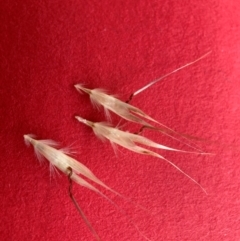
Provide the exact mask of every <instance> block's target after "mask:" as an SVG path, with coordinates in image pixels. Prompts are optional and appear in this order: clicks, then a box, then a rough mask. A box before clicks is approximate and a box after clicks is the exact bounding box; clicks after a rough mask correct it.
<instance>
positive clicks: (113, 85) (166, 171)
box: [0, 0, 240, 241]
mask: <svg viewBox="0 0 240 241" xmlns="http://www.w3.org/2000/svg"><path fill="white" fill-rule="evenodd" d="M0 11H1V13H0V28H1V30H0V33H1V37H0V43H1V45H0V56H1V59H0V61H1V73H0V79H1V89H0V95H1V107H0V108H1V109H0V111H1V113H0V123H1V129H0V133H1V139H0V141H1V143H0V146H1V159H0V170H1V176H0V190H1V201H0V208H1V219H0V239H1V240H20V241H21V240H45V241H46V240H54V241H55V240H65V241H66V240H71V241H75V240H78V241H79V240H94V237H93V236H92V235H91V233H90V231H89V230H88V228H87V227H86V225H85V224H84V223H83V221H82V220H81V218H80V216H79V214H78V213H77V211H76V209H75V208H74V206H73V204H72V203H71V201H70V199H69V196H68V193H67V188H68V181H67V178H66V177H65V176H64V175H60V176H59V175H55V177H54V175H50V174H49V169H48V165H47V164H46V165H40V164H39V162H38V161H37V160H36V157H35V155H34V152H33V149H32V148H27V147H26V146H25V144H24V141H23V134H28V133H33V134H36V135H37V136H38V138H39V139H53V140H56V141H58V142H60V143H61V144H62V146H69V145H71V144H72V146H73V148H74V149H75V150H76V151H77V154H75V157H76V159H78V160H79V161H81V162H82V163H84V164H85V165H87V166H88V167H89V168H90V169H91V170H92V171H93V172H94V173H95V174H96V175H97V176H98V177H99V178H100V179H101V180H103V181H104V182H105V183H106V184H107V185H109V186H111V187H112V188H114V189H115V190H117V191H118V192H120V193H122V194H123V195H125V196H127V197H131V198H132V199H133V200H134V202H135V203H138V204H141V205H143V206H145V207H147V208H148V210H149V212H150V214H148V213H146V212H144V211H142V210H141V209H139V208H137V207H136V206H134V205H132V204H129V203H126V202H125V201H124V200H122V199H120V198H117V197H115V196H114V195H112V194H109V196H110V197H111V198H112V199H113V200H114V201H115V202H116V203H117V204H118V205H119V206H121V207H124V208H125V210H126V212H127V213H128V214H129V215H130V216H131V217H132V219H133V220H134V223H135V224H136V225H138V227H139V229H140V230H141V231H142V232H143V233H144V234H146V235H147V236H148V237H149V238H150V239H151V240H153V241H158V240H189V241H192V240H213V241H215V240H228V241H236V240H240V220H239V217H240V198H239V194H240V193H239V189H240V181H239V172H240V165H239V156H240V154H239V143H240V141H239V135H240V121H239V107H240V102H239V101H240V95H239V90H240V81H239V77H240V68H239V64H240V63H239V59H240V47H239V46H240V45H239V43H240V42H239V41H240V26H239V23H240V14H239V13H240V4H239V3H238V1H236V0H228V1H224V0H210V1H203V2H201V3H200V1H194V0H190V1H189V0H188V1H187V0H183V1H173V0H165V1H157V0H152V1H148V0H142V1H129V0H128V1H119V0H117V1H106V0H103V1H96V0H93V1H72V0H70V1H69V0H62V1H42V0H38V1H29V0H26V1H12V0H9V1H1V4H0ZM210 50H211V51H212V53H211V55H209V56H208V57H207V58H205V59H204V60H202V61H200V62H198V63H197V64H195V65H193V66H191V67H188V68H186V69H184V70H182V71H181V72H179V73H177V74H174V75H172V76H170V77H169V78H167V79H165V80H164V81H162V82H159V83H158V84H156V85H155V86H153V87H151V88H149V89H148V90H147V91H145V92H143V93H141V94H139V96H136V98H134V99H133V102H132V104H134V105H135V106H137V107H140V108H141V109H143V110H144V111H145V112H147V113H148V114H149V115H151V116H152V117H154V118H155V119H157V120H159V121H160V122H162V123H164V124H166V125H167V126H169V127H171V128H174V129H175V130H177V131H179V132H184V133H188V134H192V135H195V136H199V137H203V138H208V139H211V140H216V141H217V143H216V144H214V145H209V144H206V143H202V146H203V148H204V150H206V151H211V152H214V153H216V155H215V156H196V155H191V154H179V153H169V152H161V153H162V154H163V155H164V156H165V157H166V158H168V159H170V160H172V161H173V162H174V163H175V164H177V165H178V166H179V167H181V168H182V169H183V170H184V171H186V172H187V173H188V174H189V175H191V176H192V177H193V178H195V179H196V180H197V181H199V182H200V183H201V184H202V185H203V186H204V187H205V188H206V190H207V192H208V195H205V194H204V193H203V192H202V191H201V190H200V189H199V187H198V186H196V185H195V184H194V183H192V182H191V181H190V180H189V179H188V178H187V177H185V176H184V175H182V174H181V173H179V172H178V171H177V170H175V169H174V168H173V167H171V166H170V165H168V164H166V163H164V162H163V161H160V160H158V159H156V158H151V157H147V156H141V155H137V154H134V153H131V152H130V151H127V150H124V149H122V148H119V150H118V153H117V156H115V155H114V151H113V149H112V147H111V145H110V144H109V143H107V142H106V143H102V142H101V141H100V140H98V139H97V138H96V137H95V136H94V134H93V133H92V131H91V130H90V129H89V128H88V127H86V126H84V125H82V124H80V123H78V122H77V121H76V120H75V119H74V115H76V114H78V115H80V116H82V117H85V118H87V119H90V120H93V121H102V120H104V119H105V117H104V114H103V113H102V111H98V110H96V109H93V107H92V106H91V103H90V101H89V98H88V96H86V95H80V94H79V93H77V92H76V90H75V89H74V88H73V85H74V84H76V83H85V84H86V85H87V86H88V87H89V88H97V87H101V88H105V89H107V90H109V91H110V93H112V94H118V96H119V98H121V99H122V100H126V99H127V98H128V96H129V95H130V94H131V93H132V92H133V91H134V90H137V89H139V88H141V87H142V86H143V85H144V84H146V83H148V82H150V81H151V80H153V79H155V78H157V77H159V76H161V75H163V74H166V73H168V72H169V71H172V70H174V69H176V68H177V67H179V66H181V65H183V64H185V63H187V62H190V61H192V60H194V59H196V58H198V57H200V56H201V55H203V54H204V53H206V52H208V51H210ZM114 121H115V122H114V123H115V124H117V123H118V119H117V118H116V119H114ZM121 123H122V124H123V123H125V122H121ZM123 128H124V129H125V130H128V129H131V130H133V131H134V130H136V129H137V128H138V126H137V125H131V126H130V125H125V126H124V127H123ZM144 135H145V136H148V137H150V138H152V139H154V140H155V141H158V142H160V143H163V144H168V145H171V146H173V147H176V148H182V146H181V145H180V144H178V143H176V142H174V141H172V140H169V139H167V138H165V137H163V136H161V135H160V134H159V133H152V132H147V131H146V132H145V133H144ZM46 163H47V162H46ZM74 193H75V196H76V199H77V200H78V201H79V203H80V205H81V207H82V209H83V210H84V211H85V213H86V215H87V216H88V218H89V220H90V221H91V223H92V224H93V226H94V228H95V229H96V231H97V232H98V234H99V236H100V237H101V238H102V239H103V240H104V241H110V240H118V241H123V240H133V241H136V240H144V239H143V238H142V237H141V236H140V235H139V233H138V232H137V231H136V229H135V228H134V226H133V225H132V224H131V223H130V222H128V221H127V219H128V218H126V217H125V216H124V215H123V214H122V213H120V212H119V211H118V210H117V209H116V208H115V207H113V206H112V205H111V204H110V203H108V202H107V201H105V200H103V198H101V197H99V196H98V195H96V194H95V193H92V192H91V191H88V190H86V189H84V188H82V187H79V186H77V185H74ZM105 193H106V194H107V192H105Z"/></svg>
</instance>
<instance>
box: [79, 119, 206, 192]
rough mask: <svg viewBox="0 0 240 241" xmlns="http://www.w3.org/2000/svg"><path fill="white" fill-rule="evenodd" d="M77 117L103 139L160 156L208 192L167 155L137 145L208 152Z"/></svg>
mask: <svg viewBox="0 0 240 241" xmlns="http://www.w3.org/2000/svg"><path fill="white" fill-rule="evenodd" d="M75 118H76V119H77V120H78V121H79V122H82V123H84V124H86V125H87V126H89V127H91V128H92V130H93V132H94V133H95V135H96V136H97V137H99V138H100V139H102V140H104V139H107V140H109V141H110V143H111V144H113V145H114V144H117V145H120V146H122V147H124V148H126V149H128V150H130V151H133V152H136V153H139V154H144V155H150V156H154V157H158V158H160V159H162V160H164V161H166V162H167V163H169V164H171V165H172V166H173V167H175V168H176V169H177V170H178V171H180V172H181V173H183V174H184V175H185V176H187V177H188V178H189V179H190V180H192V181H193V182H194V183H196V184H197V185H198V186H199V187H200V188H201V189H202V190H203V191H204V192H205V193H206V191H205V189H204V188H203V187H202V186H201V185H200V184H199V183H198V182H197V181H196V180H194V179H193V178H192V177H190V176H189V175H188V174H187V173H185V172H184V171H183V170H182V169H180V168H179V167H178V166H176V165H175V164H174V163H173V162H171V161H169V160H168V159H166V158H165V157H163V156H162V155H160V154H158V153H156V152H153V151H151V150H148V149H147V148H144V147H142V146H139V145H137V143H139V144H142V145H145V146H149V147H154V148H158V149H163V150H168V151H177V152H185V153H196V154H208V153H201V152H200V153H199V152H188V151H183V150H178V149H174V148H171V147H167V146H164V145H161V144H158V143H155V142H153V141H151V140H149V139H147V138H146V137H143V136H139V135H137V134H132V133H129V132H124V131H121V130H119V129H117V128H114V127H111V126H110V125H109V124H107V123H103V122H91V121H88V120H86V119H83V118H82V117H79V116H75Z"/></svg>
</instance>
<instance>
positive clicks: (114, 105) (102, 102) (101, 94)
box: [75, 84, 158, 127]
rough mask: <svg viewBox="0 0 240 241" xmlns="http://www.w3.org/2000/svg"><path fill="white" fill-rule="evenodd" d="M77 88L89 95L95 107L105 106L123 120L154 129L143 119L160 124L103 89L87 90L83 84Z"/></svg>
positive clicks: (76, 86) (77, 85)
mask: <svg viewBox="0 0 240 241" xmlns="http://www.w3.org/2000/svg"><path fill="white" fill-rule="evenodd" d="M75 88H76V89H77V90H78V91H80V92H81V91H84V92H85V93H87V94H89V96H90V99H91V102H92V103H93V104H94V105H95V106H103V108H104V110H105V112H107V111H108V110H110V111H112V112H114V113H115V114H117V115H119V116H120V117H122V118H123V119H126V120H128V121H132V122H136V123H139V124H141V125H144V126H150V127H152V125H151V124H149V123H147V122H146V121H145V120H144V119H142V118H145V119H147V120H150V121H153V122H155V123H158V121H156V120H154V119H153V118H151V117H150V116H148V115H147V114H146V113H144V112H143V111H142V110H140V109H138V108H136V107H134V106H132V105H130V104H127V103H125V102H123V101H121V100H119V99H117V98H116V97H115V96H113V95H109V94H107V93H106V91H105V90H102V89H92V90H91V89H87V88H85V87H84V86H83V85H81V84H76V85H75ZM107 116H108V115H107ZM141 117H142V118H141Z"/></svg>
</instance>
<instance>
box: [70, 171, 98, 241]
mask: <svg viewBox="0 0 240 241" xmlns="http://www.w3.org/2000/svg"><path fill="white" fill-rule="evenodd" d="M68 171H69V174H68V181H69V188H68V194H69V196H70V198H71V200H72V202H73V204H74V206H75V207H76V209H77V210H78V212H79V213H80V215H81V217H82V219H83V220H84V222H85V223H86V224H87V226H88V228H89V229H90V230H91V232H92V234H93V235H94V236H95V238H96V239H97V240H98V241H101V239H100V237H99V236H98V234H97V232H96V231H95V230H94V228H93V227H92V225H91V223H90V222H89V221H88V219H87V217H86V216H85V214H84V212H83V211H82V209H81V208H80V206H79V205H78V202H77V201H76V199H75V198H74V196H73V191H72V187H73V182H72V175H73V170H72V168H71V167H68Z"/></svg>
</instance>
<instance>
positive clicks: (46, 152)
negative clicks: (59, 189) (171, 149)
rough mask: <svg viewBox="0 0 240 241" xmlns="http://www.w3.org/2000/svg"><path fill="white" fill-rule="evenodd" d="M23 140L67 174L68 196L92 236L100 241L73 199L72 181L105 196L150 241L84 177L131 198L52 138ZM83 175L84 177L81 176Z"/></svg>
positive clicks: (136, 227) (130, 221)
mask: <svg viewBox="0 0 240 241" xmlns="http://www.w3.org/2000/svg"><path fill="white" fill-rule="evenodd" d="M24 141H25V143H26V144H27V145H30V144H31V145H32V146H33V147H34V151H35V153H36V155H37V157H38V158H42V157H45V158H46V159H47V160H48V161H49V162H50V165H51V167H52V169H53V170H54V169H55V168H57V169H58V170H60V171H62V172H63V173H64V174H65V175H67V176H68V179H69V184H70V185H69V196H70V198H71V200H72V202H73V203H74V205H75V207H76V208H77V210H78V212H79V213H80V215H81V217H82V219H83V220H84V222H85V224H86V225H87V226H88V228H89V230H90V231H91V233H92V234H93V236H94V237H95V238H96V240H98V241H101V239H100V237H99V236H98V234H97V232H96V231H95V230H94V228H93V227H92V225H91V223H90V222H89V220H88V219H87V217H86V215H85V214H84V212H83V211H82V209H81V208H80V206H79V204H78V203H77V201H76V200H75V198H74V196H73V193H72V181H73V182H75V183H77V184H79V185H81V186H83V187H85V188H88V189H90V190H92V191H94V192H96V193H97V194H99V195H100V196H102V197H103V198H105V199H106V200H107V201H108V202H110V203H111V204H112V205H113V206H114V207H115V208H117V209H118V211H119V212H121V213H122V214H123V215H125V216H126V217H127V218H128V222H129V223H131V224H132V225H133V226H134V227H135V229H136V230H137V232H138V233H139V234H140V235H141V236H142V237H143V238H145V239H146V240H148V241H151V240H150V239H148V238H147V237H146V236H145V235H144V234H143V233H142V232H141V231H140V230H139V228H138V226H137V225H136V224H135V223H134V222H133V220H132V219H131V217H129V215H128V214H127V213H126V212H125V211H124V210H123V209H121V208H120V207H119V206H118V205H117V204H116V203H115V202H114V201H112V200H111V199H110V198H109V197H107V196H106V195H105V194H103V193H102V192H101V191H100V190H99V189H98V188H96V187H94V186H93V185H92V184H90V183H89V182H88V181H87V180H85V179H84V178H86V179H89V180H91V181H93V182H94V183H96V184H98V185H100V186H102V187H104V188H106V189H107V190H109V191H111V192H113V193H114V194H116V195H118V196H120V197H121V198H124V199H125V200H126V201H128V202H130V203H132V201H131V199H128V198H126V197H124V196H122V195H121V194H119V193H118V192H116V191H115V190H113V189H111V188H110V187H108V186H107V185H106V184H104V183H103V182H102V181H101V180H100V179H98V178H97V177H96V176H95V175H94V174H93V173H92V171H91V170H90V169H89V168H87V167H86V166H85V165H83V164H82V163H80V162H78V161H77V160H75V159H73V158H72V157H70V156H68V155H67V154H69V150H68V149H65V148H64V149H57V148H58V147H59V144H58V143H56V142H55V141H52V140H36V139H35V136H34V135H31V134H29V135H24ZM82 177H84V178H82ZM136 206H138V207H140V208H141V209H143V210H146V209H145V208H143V207H142V206H141V205H136Z"/></svg>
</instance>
